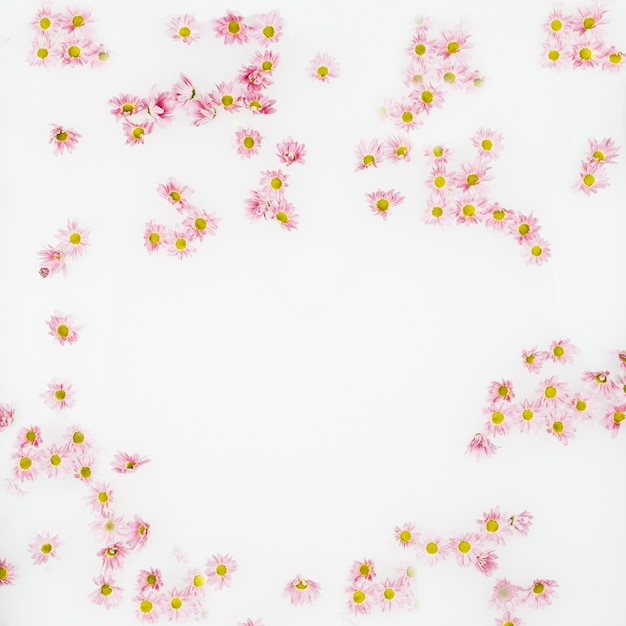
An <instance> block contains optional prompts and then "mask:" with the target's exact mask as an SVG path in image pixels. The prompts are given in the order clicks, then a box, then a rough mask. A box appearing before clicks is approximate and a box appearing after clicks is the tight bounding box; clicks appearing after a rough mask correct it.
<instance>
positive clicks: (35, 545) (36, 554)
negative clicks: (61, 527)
mask: <svg viewBox="0 0 626 626" xmlns="http://www.w3.org/2000/svg"><path fill="white" fill-rule="evenodd" d="M59 545H61V544H60V543H59V537H58V535H51V534H50V533H48V532H44V533H39V534H38V535H37V536H36V537H35V538H34V539H33V540H32V541H31V542H30V544H29V545H28V549H29V550H30V556H31V558H32V559H33V563H34V564H35V565H42V564H43V563H47V562H48V561H49V560H50V559H52V558H54V557H56V556H57V553H56V549H57V548H58V547H59Z"/></svg>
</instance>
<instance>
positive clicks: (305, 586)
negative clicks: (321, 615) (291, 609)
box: [283, 574, 320, 606]
mask: <svg viewBox="0 0 626 626" xmlns="http://www.w3.org/2000/svg"><path fill="white" fill-rule="evenodd" d="M283 595H284V596H288V597H289V600H290V601H291V604H293V606H298V605H300V604H313V602H314V601H315V600H317V599H318V598H319V595H320V586H319V584H318V583H316V582H314V581H312V580H309V579H308V578H302V577H301V576H300V574H298V575H297V576H296V577H295V578H293V579H292V580H290V581H289V582H288V583H287V584H286V585H285V588H284V590H283Z"/></svg>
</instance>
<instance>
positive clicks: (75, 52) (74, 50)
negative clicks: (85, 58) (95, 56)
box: [67, 46, 80, 59]
mask: <svg viewBox="0 0 626 626" xmlns="http://www.w3.org/2000/svg"><path fill="white" fill-rule="evenodd" d="M67 53H68V55H69V56H71V57H72V59H77V58H78V57H79V56H80V48H79V47H78V46H70V47H69V48H68V49H67Z"/></svg>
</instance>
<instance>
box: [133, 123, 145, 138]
mask: <svg viewBox="0 0 626 626" xmlns="http://www.w3.org/2000/svg"><path fill="white" fill-rule="evenodd" d="M145 132H146V131H145V130H144V129H143V128H141V126H135V128H133V137H134V138H135V139H139V138H140V137H141V136H142V135H143V134H144V133H145Z"/></svg>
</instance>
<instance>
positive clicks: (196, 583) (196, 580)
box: [193, 574, 205, 587]
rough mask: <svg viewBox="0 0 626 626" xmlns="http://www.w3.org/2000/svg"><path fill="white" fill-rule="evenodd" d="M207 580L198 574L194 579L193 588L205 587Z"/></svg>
mask: <svg viewBox="0 0 626 626" xmlns="http://www.w3.org/2000/svg"><path fill="white" fill-rule="evenodd" d="M204 583H205V579H204V576H202V574H196V575H195V576H194V577H193V586H194V587H204Z"/></svg>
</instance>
